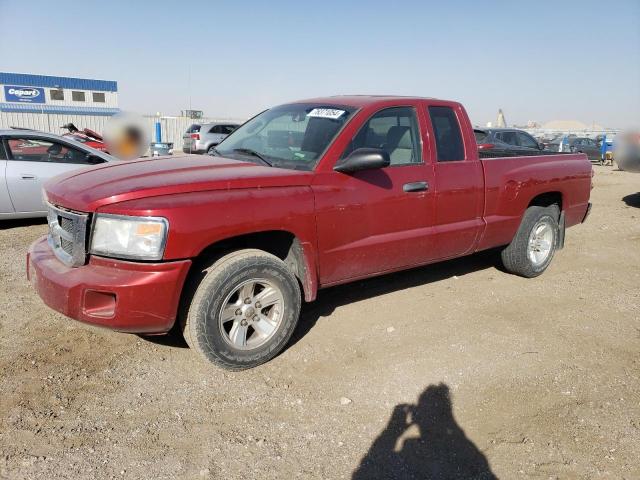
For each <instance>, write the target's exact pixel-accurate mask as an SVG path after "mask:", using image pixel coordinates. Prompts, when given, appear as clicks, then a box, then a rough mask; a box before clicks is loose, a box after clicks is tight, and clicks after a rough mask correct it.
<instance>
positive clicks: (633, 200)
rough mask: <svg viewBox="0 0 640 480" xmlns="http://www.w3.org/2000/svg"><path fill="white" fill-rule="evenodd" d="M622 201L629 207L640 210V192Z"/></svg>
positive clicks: (623, 198)
mask: <svg viewBox="0 0 640 480" xmlns="http://www.w3.org/2000/svg"><path fill="white" fill-rule="evenodd" d="M622 201H623V202H624V203H626V204H627V206H629V207H636V208H640V192H638V193H632V194H630V195H627V196H626V197H622Z"/></svg>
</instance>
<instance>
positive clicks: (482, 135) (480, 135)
mask: <svg viewBox="0 0 640 480" xmlns="http://www.w3.org/2000/svg"><path fill="white" fill-rule="evenodd" d="M473 134H474V135H475V136H476V142H478V143H482V142H484V139H485V138H487V132H483V131H482V130H474V131H473Z"/></svg>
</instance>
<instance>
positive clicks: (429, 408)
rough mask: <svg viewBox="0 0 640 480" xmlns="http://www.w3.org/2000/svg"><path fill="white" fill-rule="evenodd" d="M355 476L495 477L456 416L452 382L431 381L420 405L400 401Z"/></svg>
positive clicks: (367, 479) (473, 479) (359, 478)
mask: <svg viewBox="0 0 640 480" xmlns="http://www.w3.org/2000/svg"><path fill="white" fill-rule="evenodd" d="M352 479H353V480H372V479H403V480H404V479H416V480H417V479H420V480H440V479H465V480H489V479H497V477H496V476H495V475H494V474H493V473H492V472H491V468H490V466H489V462H488V461H487V459H486V457H485V456H484V455H483V454H482V452H481V451H480V450H479V449H478V448H477V447H476V446H475V445H474V444H473V442H471V440H469V439H468V438H467V437H466V435H465V434H464V431H463V430H462V429H461V428H460V427H459V426H458V424H457V423H456V420H455V419H454V417H453V411H452V408H451V398H450V395H449V387H447V385H445V384H443V383H441V384H439V385H430V386H429V387H427V388H426V389H425V390H424V392H422V394H421V395H420V398H419V399H418V403H417V404H416V405H407V404H400V405H396V407H395V408H394V410H393V413H392V414H391V418H390V419H389V423H388V425H387V427H386V428H385V430H384V431H383V432H382V433H381V434H380V436H378V438H376V440H375V441H374V442H373V444H372V445H371V448H370V449H369V452H368V453H367V454H366V455H365V456H364V457H363V458H362V460H361V462H360V466H359V467H358V468H357V470H356V471H355V472H354V473H353V477H352Z"/></svg>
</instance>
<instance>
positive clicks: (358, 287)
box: [289, 250, 501, 346]
mask: <svg viewBox="0 0 640 480" xmlns="http://www.w3.org/2000/svg"><path fill="white" fill-rule="evenodd" d="M487 268H501V264H500V261H499V254H498V251H497V250H488V251H485V252H480V253H477V254H475V255H471V256H467V257H462V258H456V259H454V260H449V261H446V262H441V263H436V264H433V265H428V266H426V267H420V268H414V269H411V270H405V271H402V272H397V273H392V274H388V275H383V276H380V277H375V278H372V279H368V280H360V281H357V282H354V283H349V284H346V285H340V286H337V287H331V288H328V289H326V290H321V291H320V292H318V299H317V300H316V301H315V302H312V303H308V304H305V305H303V307H302V315H301V318H300V323H299V324H298V327H297V328H296V331H295V332H294V334H293V337H292V338H291V341H290V342H289V346H291V345H294V344H295V343H297V342H298V341H299V340H301V339H302V338H303V337H304V336H305V335H306V334H307V333H308V332H309V331H310V330H311V329H312V328H313V327H314V325H315V324H316V322H317V321H318V320H319V319H320V318H322V317H328V316H329V315H331V314H332V313H333V311H334V310H335V309H336V308H338V307H340V306H342V305H347V304H349V303H353V302H358V301H361V300H366V299H368V298H373V297H376V296H379V295H385V294H387V293H392V292H397V291H400V290H405V289H407V288H412V287H416V286H418V285H425V284H428V283H432V282H438V281H440V280H445V279H447V278H451V277H454V276H458V277H460V276H463V275H466V274H468V273H472V272H475V271H478V270H485V269H487ZM496 273H497V272H496Z"/></svg>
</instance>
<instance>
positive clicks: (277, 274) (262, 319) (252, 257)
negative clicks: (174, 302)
mask: <svg viewBox="0 0 640 480" xmlns="http://www.w3.org/2000/svg"><path fill="white" fill-rule="evenodd" d="M206 272H207V273H206V274H205V276H204V278H203V279H202V281H201V282H200V284H199V285H198V286H197V288H196V291H195V294H194V296H193V299H192V300H191V304H190V305H189V307H188V312H187V313H186V315H185V316H184V318H183V320H182V321H183V324H182V327H183V333H184V336H185V340H186V341H187V343H188V344H189V346H190V347H191V348H193V349H194V350H196V351H197V352H198V353H200V354H201V355H202V356H203V357H204V358H206V359H207V360H208V361H210V362H213V363H215V364H216V365H219V366H221V367H223V368H226V369H229V370H243V369H246V368H251V367H255V366H257V365H260V364H261V363H264V362H266V361H268V360H270V359H272V358H273V357H275V356H276V355H277V354H278V353H280V352H281V351H282V349H283V348H284V347H285V346H286V344H287V342H288V341H289V338H291V335H292V333H293V331H294V329H295V327H296V324H297V322H298V316H299V314H300V303H301V295H300V287H299V285H298V281H297V279H296V278H295V276H294V275H293V274H292V273H291V271H290V270H289V269H288V268H287V266H286V265H285V264H284V262H282V260H280V259H279V258H277V257H275V256H274V255H271V254H269V253H266V252H263V251H261V250H240V251H237V252H233V253H230V254H228V255H226V256H224V257H222V258H221V259H219V260H217V261H216V262H214V263H213V264H212V265H211V266H210V267H209V268H207V269H206Z"/></svg>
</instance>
